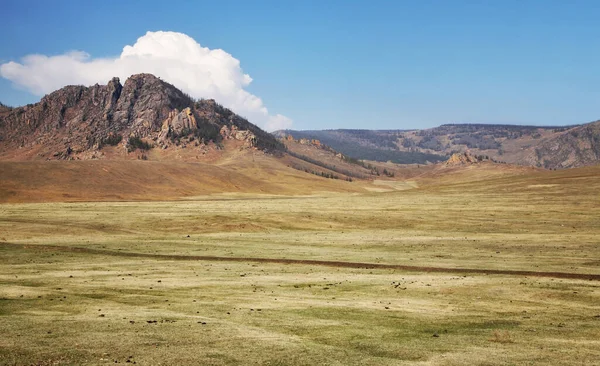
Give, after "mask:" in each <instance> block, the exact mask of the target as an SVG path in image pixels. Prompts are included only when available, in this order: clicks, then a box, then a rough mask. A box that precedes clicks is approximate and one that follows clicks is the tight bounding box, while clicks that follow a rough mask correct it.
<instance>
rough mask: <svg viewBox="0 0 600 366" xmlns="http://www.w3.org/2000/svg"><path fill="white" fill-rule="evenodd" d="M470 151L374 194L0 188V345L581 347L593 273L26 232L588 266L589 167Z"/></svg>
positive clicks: (594, 288)
mask: <svg viewBox="0 0 600 366" xmlns="http://www.w3.org/2000/svg"><path fill="white" fill-rule="evenodd" d="M222 167H224V169H225V168H227V169H232V168H233V167H231V166H228V165H227V163H226V162H225V163H224V164H223V165H222ZM235 168H236V169H239V170H238V172H239V173H240V174H246V172H248V171H250V170H251V169H252V168H247V169H248V170H245V169H246V168H244V167H235ZM487 169H488V168H486V167H483V168H482V170H480V173H481V175H482V176H485V178H482V179H484V180H483V181H477V182H474V181H473V179H469V177H473V178H476V177H477V170H465V171H464V173H462V174H461V173H460V172H458V171H456V172H454V173H452V174H449V175H438V177H437V178H436V179H434V177H433V175H429V176H427V177H423V178H421V180H418V179H419V178H414V177H412V178H411V180H414V179H417V180H418V182H419V185H420V187H421V188H416V189H411V190H403V191H394V192H387V193H362V194H354V193H331V192H330V193H321V194H318V195H311V196H268V197H267V196H264V195H256V194H250V193H249V194H239V193H238V194H235V195H227V194H213V195H206V196H201V197H196V198H189V199H188V200H181V201H171V202H160V201H155V202H94V203H89V202H88V203H86V202H72V203H29V204H3V205H1V206H0V241H5V242H10V243H17V244H25V245H27V248H23V247H17V246H7V245H0V260H1V262H2V266H1V267H0V321H1V322H2V332H3V336H2V337H0V364H36V363H40V364H92V365H95V364H106V363H114V362H115V360H116V361H117V362H119V363H127V360H129V361H130V363H132V362H137V364H159V363H162V364H214V365H227V364H280V365H283V364H285V365H294V364H339V365H348V364H356V365H359V364H360V365H369V364H370V365H381V364H390V365H391V364H402V365H403V364H410V365H430V364H435V365H464V364H479V365H499V364H511V365H514V364H517V365H521V364H523V365H526V364H558V365H570V364H594V362H597V360H598V359H600V351H599V350H600V341H599V339H600V330H599V329H600V326H599V325H600V306H599V305H598V304H600V283H599V282H598V281H589V280H582V279H564V278H552V277H545V278H542V277H533V276H522V275H518V276H513V275H483V274H467V273H465V274H457V273H427V272H407V271H400V270H394V269H375V268H370V269H368V268H367V269H366V268H341V267H326V266H314V265H307V264H288V265H281V264H276V263H257V262H253V261H249V260H248V261H245V260H242V261H237V262H223V261H198V260H189V261H182V260H176V261H175V260H171V259H157V258H154V259H153V258H130V257H126V256H118V255H110V256H107V255H102V254H101V253H86V252H69V251H57V250H54V249H50V248H44V247H41V246H40V247H36V245H58V246H65V247H83V248H90V249H95V250H100V251H101V250H111V251H114V252H135V253H149V254H179V255H196V256H200V255H201V256H206V255H215V256H225V257H236V258H243V257H263V258H293V259H307V260H336V261H355V262H370V263H388V264H405V265H414V266H435V267H454V268H480V269H507V270H535V271H548V272H553V271H554V272H572V273H580V274H586V273H587V274H600V262H599V261H598V258H600V247H599V246H598V238H599V237H600V202H599V200H600V198H599V197H598V194H597V192H598V191H599V190H600V179H599V177H600V174H599V173H600V169H598V168H587V169H578V170H569V171H561V172H538V171H529V172H528V171H525V172H522V171H518V173H517V174H515V173H514V172H512V173H511V171H503V172H490V171H488V170H487ZM260 174H270V173H269V172H263V173H260ZM274 174H283V170H282V171H279V170H276V171H275V172H274ZM290 180H292V179H291V178H290ZM334 183H335V182H334ZM265 184H267V183H265ZM268 184H273V183H272V182H271V183H268ZM297 184H298V185H297V187H299V186H300V185H301V184H300V183H297ZM390 186H392V187H393V185H390ZM298 192H300V190H299V191H298ZM266 193H273V192H266ZM313 194H314V192H313ZM188 235H189V237H188ZM149 321H150V323H149ZM154 321H156V322H154ZM203 323H205V324H203ZM130 356H131V357H130Z"/></svg>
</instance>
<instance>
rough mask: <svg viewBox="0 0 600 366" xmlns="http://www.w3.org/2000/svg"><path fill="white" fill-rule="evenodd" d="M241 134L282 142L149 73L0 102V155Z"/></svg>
mask: <svg viewBox="0 0 600 366" xmlns="http://www.w3.org/2000/svg"><path fill="white" fill-rule="evenodd" d="M223 139H238V140H240V141H243V142H244V143H245V144H246V145H247V146H248V147H256V148H258V149H262V150H267V151H273V150H279V149H282V148H283V144H281V143H280V142H279V141H277V140H276V139H275V138H274V137H273V136H272V135H270V134H269V133H267V132H265V131H263V130H261V129H260V128H258V127H257V126H255V125H253V124H251V123H250V122H248V121H247V120H245V119H244V118H242V117H240V116H238V115H236V114H235V113H233V112H232V111H230V110H229V109H226V108H224V107H222V106H221V105H219V104H218V103H216V102H215V101H214V100H199V101H196V100H193V99H192V98H191V97H190V96H188V95H186V94H185V93H183V92H181V91H180V90H179V89H177V88H176V87H174V86H173V85H171V84H169V83H167V82H165V81H163V80H161V79H159V78H157V77H155V76H153V75H151V74H138V75H133V76H131V77H129V78H128V79H127V80H126V81H125V84H124V85H122V84H121V83H120V80H119V79H118V78H113V79H112V80H110V81H109V82H108V84H107V85H98V84H96V85H94V86H91V87H85V86H66V87H64V88H62V89H60V90H57V91H55V92H53V93H51V94H48V95H46V96H44V97H43V98H42V99H41V100H40V102H38V103H36V104H30V105H27V106H24V107H18V108H10V107H6V106H4V105H2V106H0V156H1V157H11V158H13V159H18V158H21V159H91V158H92V159H93V158H99V157H101V156H102V155H103V153H102V150H103V149H104V148H112V147H116V148H118V149H121V150H122V151H129V152H132V151H135V150H140V149H141V150H147V149H169V148H185V147H188V148H193V147H199V146H206V145H208V144H216V145H219V144H220V142H221V141H222V140H223Z"/></svg>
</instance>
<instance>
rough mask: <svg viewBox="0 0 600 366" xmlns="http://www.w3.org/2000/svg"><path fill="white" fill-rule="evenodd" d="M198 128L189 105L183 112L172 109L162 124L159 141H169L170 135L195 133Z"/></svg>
mask: <svg viewBox="0 0 600 366" xmlns="http://www.w3.org/2000/svg"><path fill="white" fill-rule="evenodd" d="M197 129H198V124H197V122H196V118H195V117H194V113H193V112H192V109H191V108H189V107H187V108H185V109H184V110H182V111H181V112H179V111H178V110H177V109H174V110H172V111H171V112H170V113H169V115H168V117H167V119H165V121H164V122H163V124H162V127H161V129H160V133H159V135H158V141H159V142H160V143H162V144H165V143H166V142H167V138H168V137H170V136H182V135H187V134H189V133H193V132H195V131H196V130H197Z"/></svg>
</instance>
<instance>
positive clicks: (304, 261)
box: [0, 242, 600, 281]
mask: <svg viewBox="0 0 600 366" xmlns="http://www.w3.org/2000/svg"><path fill="white" fill-rule="evenodd" d="M0 247H5V248H21V249H31V250H47V251H60V252H75V253H87V254H97V255H108V256H115V257H130V258H150V259H165V260H181V261H219V262H257V263H278V264H305V265H306V264H308V265H315V266H327V267H341V268H364V269H397V270H401V271H410V272H440V273H462V274H465V273H474V274H486V275H488V274H491V275H508V276H533V277H551V278H568V279H578V280H595V281H600V274H585V273H568V272H536V271H517V270H503V269H479V268H444V267H424V266H406V265H401V264H382V263H361V262H340V261H321V260H308V259H287V258H252V257H217V256H202V255H166V254H150V253H131V252H120V251H111V250H100V249H91V248H80V247H67V246H58V245H26V244H14V243H6V242H2V243H0Z"/></svg>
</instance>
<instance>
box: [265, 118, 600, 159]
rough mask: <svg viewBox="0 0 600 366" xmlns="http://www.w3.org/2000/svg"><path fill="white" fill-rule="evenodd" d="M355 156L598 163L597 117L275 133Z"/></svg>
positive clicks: (599, 127)
mask: <svg viewBox="0 0 600 366" xmlns="http://www.w3.org/2000/svg"><path fill="white" fill-rule="evenodd" d="M277 134H278V135H291V136H293V137H294V138H305V139H319V140H320V141H321V142H323V143H325V144H327V145H329V146H331V147H333V148H334V149H336V150H338V151H340V152H342V153H344V154H346V155H348V156H351V157H353V158H356V159H368V160H375V161H388V160H392V161H394V162H397V163H415V162H417V163H425V162H435V161H440V160H445V159H446V158H448V157H449V156H450V155H452V154H454V153H464V152H468V153H469V154H471V155H473V156H482V157H485V158H487V159H492V160H496V161H502V162H507V163H511V164H519V165H531V166H537V167H544V168H548V169H557V168H572V167H578V166H585V165H593V164H597V163H598V162H600V121H597V122H592V123H587V124H583V125H575V126H566V127H543V126H515V125H486V124H448V125H442V126H440V127H435V128H431V129H424V130H376V131H373V130H325V131H278V132H277Z"/></svg>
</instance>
